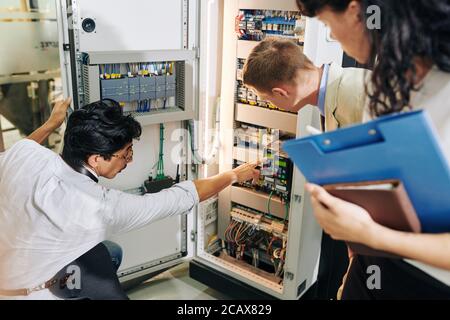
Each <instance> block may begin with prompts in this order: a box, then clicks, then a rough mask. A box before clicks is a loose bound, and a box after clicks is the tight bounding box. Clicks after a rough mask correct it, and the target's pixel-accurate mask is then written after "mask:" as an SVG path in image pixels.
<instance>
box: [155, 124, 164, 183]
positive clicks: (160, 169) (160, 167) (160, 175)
mask: <svg viewBox="0 0 450 320" xmlns="http://www.w3.org/2000/svg"><path fill="white" fill-rule="evenodd" d="M164 129H165V128H164V124H162V123H161V124H160V125H159V135H160V137H159V157H158V162H157V163H156V166H157V169H156V181H160V180H164V179H165V178H166V175H165V173H164Z"/></svg>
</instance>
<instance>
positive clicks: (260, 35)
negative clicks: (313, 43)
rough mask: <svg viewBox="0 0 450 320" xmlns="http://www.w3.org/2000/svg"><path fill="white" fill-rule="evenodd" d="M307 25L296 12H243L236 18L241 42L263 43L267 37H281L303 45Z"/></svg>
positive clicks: (303, 18)
mask: <svg viewBox="0 0 450 320" xmlns="http://www.w3.org/2000/svg"><path fill="white" fill-rule="evenodd" d="M305 25H306V19H305V17H302V16H301V14H300V13H299V12H296V11H281V10H241V11H240V12H239V15H238V16H237V17H236V32H237V35H238V38H239V40H249V41H261V40H264V39H265V38H266V37H281V38H287V39H292V40H294V41H296V42H297V43H298V44H301V45H303V42H304V30H305Z"/></svg>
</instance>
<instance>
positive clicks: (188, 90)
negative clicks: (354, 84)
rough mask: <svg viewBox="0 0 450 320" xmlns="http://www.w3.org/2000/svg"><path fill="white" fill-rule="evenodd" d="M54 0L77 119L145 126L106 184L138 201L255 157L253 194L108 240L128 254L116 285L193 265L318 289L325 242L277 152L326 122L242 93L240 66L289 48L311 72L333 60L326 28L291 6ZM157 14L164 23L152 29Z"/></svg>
mask: <svg viewBox="0 0 450 320" xmlns="http://www.w3.org/2000/svg"><path fill="white" fill-rule="evenodd" d="M57 3H58V13H59V14H58V20H59V24H60V26H61V28H60V39H61V43H60V51H61V56H62V66H63V69H64V70H63V77H64V80H65V81H64V82H65V85H66V86H65V89H66V93H68V94H71V95H73V96H74V104H73V108H74V109H76V108H79V107H81V106H83V105H85V104H87V103H89V102H93V101H96V100H99V99H102V98H108V99H113V100H116V101H118V102H119V103H120V104H121V106H122V107H123V110H124V112H126V113H129V114H132V115H133V116H135V117H136V119H138V121H140V122H141V124H142V125H143V136H142V138H141V140H140V141H139V142H136V143H135V157H134V158H135V159H134V163H133V164H132V165H131V166H130V167H129V168H128V169H127V171H126V172H125V173H123V174H122V175H121V176H120V177H118V178H117V179H115V180H114V181H101V183H102V184H104V185H105V186H107V187H112V188H118V189H121V190H124V191H127V192H133V193H136V194H142V193H143V192H146V191H145V190H146V188H145V187H146V186H147V188H150V189H152V190H153V188H152V187H148V186H149V185H153V186H154V185H157V184H158V183H157V184H153V183H152V182H154V181H155V179H156V180H158V179H159V178H160V179H161V180H160V182H161V183H162V182H163V181H170V184H171V183H172V182H173V181H174V180H176V179H175V178H176V177H178V180H181V181H182V180H188V179H190V180H191V179H197V178H206V177H208V176H211V175H214V174H217V173H220V172H225V171H227V170H231V169H233V167H235V166H238V165H239V164H241V163H244V162H248V161H254V160H257V159H259V160H261V159H262V160H263V162H262V164H261V173H262V174H261V177H260V179H259V181H255V184H250V183H243V184H236V185H233V186H231V187H229V188H227V189H226V190H224V191H223V192H221V193H220V194H219V195H218V196H217V197H216V198H213V199H210V200H208V201H206V202H204V203H202V204H200V205H199V206H198V207H197V208H195V210H193V212H192V213H191V214H189V215H188V216H184V217H174V218H170V219H167V220H165V221H161V222H157V223H156V224H153V225H150V226H148V227H146V228H144V229H142V230H138V231H134V232H131V233H129V234H126V235H121V236H118V237H116V238H114V239H112V240H113V241H116V242H118V243H119V244H120V245H121V246H122V247H123V249H124V263H123V265H122V267H121V269H120V270H119V273H118V274H119V277H120V279H121V281H123V282H126V281H129V280H133V279H136V278H140V277H142V276H145V275H147V274H153V273H155V272H157V271H158V270H164V269H166V268H168V267H170V266H173V265H175V264H177V263H180V262H183V261H191V262H192V263H196V265H201V266H203V267H205V270H206V269H209V270H213V271H214V272H215V273H216V274H222V275H224V276H225V277H227V278H228V279H231V280H232V282H234V283H240V284H242V285H245V286H248V287H250V288H252V289H254V290H255V291H258V292H261V293H263V294H266V295H268V296H270V297H275V298H279V299H298V298H300V297H302V296H303V295H304V294H305V293H306V292H307V290H308V289H309V288H310V287H311V286H312V285H313V284H314V283H315V282H316V280H317V273H318V264H319V255H320V244H321V235H322V231H321V229H320V227H319V226H318V225H317V223H316V221H315V219H314V217H313V214H312V210H311V204H310V202H309V198H308V197H307V195H306V194H305V189H304V185H305V179H304V177H303V176H302V175H301V173H300V172H299V171H298V170H296V169H295V167H294V165H293V163H292V162H291V161H290V159H289V158H288V156H287V155H286V154H285V153H284V152H283V150H282V142H283V141H286V140H289V139H293V138H296V137H302V136H304V135H306V126H308V125H312V126H315V127H317V128H319V126H320V115H319V113H318V111H317V110H316V109H315V108H313V107H310V108H309V107H307V108H304V109H303V110H302V111H301V112H300V113H299V114H294V113H290V112H286V111H285V110H283V109H280V108H278V107H276V106H274V105H272V104H270V103H269V102H267V101H263V100H262V99H261V98H260V97H258V96H257V95H256V94H255V93H254V92H252V91H251V90H248V89H247V88H245V86H243V84H242V68H243V66H244V64H245V60H246V59H247V57H248V55H249V53H250V51H251V50H252V49H253V48H254V47H255V46H256V45H257V44H258V42H259V41H261V40H262V39H264V38H267V37H282V38H289V39H292V40H293V41H295V42H296V43H297V44H298V45H299V46H301V47H302V48H303V51H304V52H305V54H306V55H308V56H309V58H310V59H311V60H312V61H313V62H314V63H316V64H318V65H320V64H322V63H328V62H332V61H335V62H339V63H341V61H342V50H341V48H340V47H339V46H338V45H337V43H335V42H332V41H330V40H329V39H328V38H327V36H326V35H327V31H326V28H325V26H324V25H322V24H320V23H319V22H318V21H317V20H314V19H307V18H305V17H302V16H301V15H300V14H299V12H298V8H297V6H296V3H295V1H294V0H292V1H291V0H282V1H277V2H274V1H269V0H226V1H224V0H207V1H203V0H201V1H200V0H189V1H188V0H167V1H164V2H163V3H160V2H158V3H156V2H153V1H139V0H129V1H127V2H126V3H125V2H123V1H121V0H96V1H88V0H58V1H57ZM118 8H121V9H122V8H124V10H123V11H122V10H121V9H118ZM155 11H157V12H165V14H164V15H161V16H165V15H167V17H164V18H161V17H160V16H159V15H158V17H157V19H155V20H154V21H152V20H151V19H150V20H149V19H146V15H147V12H155ZM144 21H145V23H144ZM156 30H159V31H160V32H157V31H156ZM162 35H164V36H162ZM158 150H159V152H158ZM164 161H165V163H166V166H164V165H162V164H163V163H164ZM155 163H156V165H155ZM156 167H157V172H156V169H155V168H156ZM164 170H165V171H164ZM155 173H156V175H155ZM161 183H159V184H161ZM168 186H170V185H168ZM197 270H201V268H200V269H197ZM201 272H202V271H201ZM192 276H193V277H194V278H197V279H198V280H200V281H202V276H198V277H197V276H196V275H195V274H194V273H192ZM206 282H207V283H208V281H206ZM229 294H230V295H233V293H232V292H231V293H229Z"/></svg>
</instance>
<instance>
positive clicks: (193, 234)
mask: <svg viewBox="0 0 450 320" xmlns="http://www.w3.org/2000/svg"><path fill="white" fill-rule="evenodd" d="M191 241H197V232H195V231H191Z"/></svg>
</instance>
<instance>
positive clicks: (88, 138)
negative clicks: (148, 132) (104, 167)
mask: <svg viewBox="0 0 450 320" xmlns="http://www.w3.org/2000/svg"><path fill="white" fill-rule="evenodd" d="M141 134H142V128H141V125H140V124H139V122H137V121H136V120H135V119H133V117H132V116H131V115H130V116H125V115H124V114H123V110H122V107H121V106H120V105H119V103H117V102H116V101H113V100H109V99H104V100H102V101H98V102H94V103H91V104H89V105H87V106H85V107H83V108H81V109H79V110H77V111H75V112H73V113H72V114H71V115H70V117H69V120H68V122H67V128H66V133H65V135H64V149H63V152H62V157H63V159H64V160H65V161H66V162H67V163H68V164H69V165H70V166H72V167H80V166H82V165H83V164H85V162H86V161H87V159H88V158H89V157H90V156H91V155H95V154H98V155H101V156H102V157H104V158H105V160H109V159H111V157H112V155H113V154H114V153H115V152H117V151H119V150H121V149H123V148H124V147H125V146H126V145H127V144H128V143H130V142H132V141H133V139H138V138H139V137H140V136H141Z"/></svg>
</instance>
